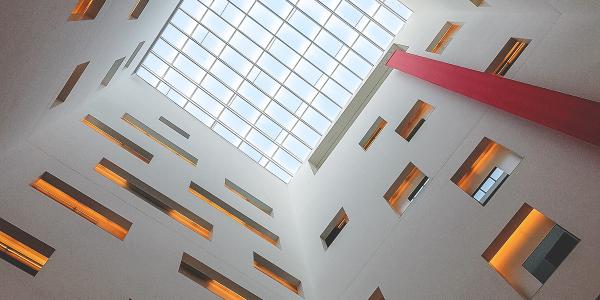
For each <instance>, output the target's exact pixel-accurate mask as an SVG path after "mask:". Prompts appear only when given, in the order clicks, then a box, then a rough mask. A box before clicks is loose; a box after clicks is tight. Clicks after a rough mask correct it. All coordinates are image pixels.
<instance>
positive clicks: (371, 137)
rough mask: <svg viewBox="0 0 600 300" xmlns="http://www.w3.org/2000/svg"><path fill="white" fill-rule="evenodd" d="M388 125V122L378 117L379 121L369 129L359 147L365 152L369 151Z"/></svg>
mask: <svg viewBox="0 0 600 300" xmlns="http://www.w3.org/2000/svg"><path fill="white" fill-rule="evenodd" d="M385 125H387V121H386V120H384V119H383V118H382V117H377V120H375V122H373V125H371V127H370V128H369V130H368V131H367V133H366V134H365V136H363V138H362V139H361V140H360V142H359V143H358V145H360V146H361V147H362V148H363V149H364V150H365V151H367V149H369V147H370V146H371V144H373V141H375V139H376V138H377V136H378V135H379V133H380V132H381V131H382V130H383V128H384V127H385Z"/></svg>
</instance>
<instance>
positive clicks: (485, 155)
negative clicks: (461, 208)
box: [451, 137, 523, 205]
mask: <svg viewBox="0 0 600 300" xmlns="http://www.w3.org/2000/svg"><path fill="white" fill-rule="evenodd" d="M522 159H523V157H521V156H519V155H518V154H516V153H514V152H513V151H511V150H510V149H508V148H506V147H504V146H502V145H500V144H498V143H496V142H494V141H492V140H490V139H489V138H487V137H486V138H483V139H482V140H481V142H479V144H478V145H477V147H475V150H473V152H471V154H470V155H469V157H467V159H466V160H465V162H464V163H463V164H462V165H461V166H460V168H459V169H458V170H457V171H456V173H454V176H452V178H451V181H452V182H453V183H454V184H456V186H458V187H459V188H460V189H461V190H463V191H464V192H465V193H467V194H469V195H470V196H471V197H472V198H473V199H475V200H476V201H477V202H478V203H479V204H481V205H486V204H487V203H488V201H489V200H490V199H491V198H492V196H494V194H495V193H496V192H497V191H498V189H499V188H500V186H501V185H502V184H503V183H504V182H505V181H506V180H507V178H508V177H509V175H510V174H511V173H512V172H513V171H514V170H515V169H516V167H517V165H519V163H520V162H521V160H522Z"/></svg>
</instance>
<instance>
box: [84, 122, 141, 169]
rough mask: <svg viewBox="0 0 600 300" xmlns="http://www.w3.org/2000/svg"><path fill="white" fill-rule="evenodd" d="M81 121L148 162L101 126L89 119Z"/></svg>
mask: <svg viewBox="0 0 600 300" xmlns="http://www.w3.org/2000/svg"><path fill="white" fill-rule="evenodd" d="M81 122H83V124H85V125H86V126H88V127H89V128H92V129H94V130H95V131H96V132H98V133H99V134H100V135H102V136H103V137H105V138H107V139H108V140H109V141H111V142H113V143H115V144H117V145H119V146H121V148H123V149H125V150H127V151H129V153H131V154H133V155H135V156H136V157H137V158H139V159H141V160H143V161H144V162H146V163H149V162H150V160H149V159H148V158H146V157H144V156H142V155H141V154H139V153H138V152H137V151H135V150H133V149H131V148H130V147H129V146H127V145H126V144H124V143H123V142H122V141H120V140H118V139H116V138H115V137H113V136H112V135H110V134H108V133H107V132H106V131H104V130H102V129H101V128H99V127H98V126H96V125H94V124H93V123H91V122H90V121H89V120H87V119H85V118H84V119H82V120H81Z"/></svg>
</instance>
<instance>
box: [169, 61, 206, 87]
mask: <svg viewBox="0 0 600 300" xmlns="http://www.w3.org/2000/svg"><path fill="white" fill-rule="evenodd" d="M173 66H174V67H175V68H176V69H179V70H181V72H182V73H183V74H184V75H185V76H187V77H188V78H190V79H191V80H193V81H195V82H196V83H200V81H201V80H202V78H204V74H206V72H204V70H202V69H201V68H200V67H198V65H196V64H195V63H194V62H192V61H191V60H189V59H187V58H186V57H185V56H183V55H179V56H178V57H177V58H176V59H175V62H174V63H173Z"/></svg>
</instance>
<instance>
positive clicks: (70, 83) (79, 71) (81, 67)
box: [52, 61, 90, 107]
mask: <svg viewBox="0 0 600 300" xmlns="http://www.w3.org/2000/svg"><path fill="white" fill-rule="evenodd" d="M89 63H90V62H89V61H87V62H84V63H81V64H78V65H77V66H76V67H75V69H74V70H73V72H72V73H71V76H69V79H67V82H66V83H65V85H64V86H63V88H62V89H61V90H60V92H59V93H58V96H56V99H54V103H53V104H52V106H53V107H54V106H56V105H59V104H61V103H63V102H65V101H66V100H67V97H69V94H71V91H73V88H75V85H76V84H77V82H78V81H79V78H81V75H83V71H85V68H87V66H88V64H89Z"/></svg>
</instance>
